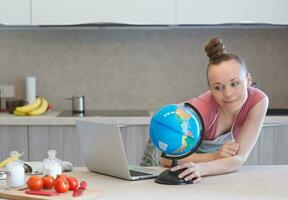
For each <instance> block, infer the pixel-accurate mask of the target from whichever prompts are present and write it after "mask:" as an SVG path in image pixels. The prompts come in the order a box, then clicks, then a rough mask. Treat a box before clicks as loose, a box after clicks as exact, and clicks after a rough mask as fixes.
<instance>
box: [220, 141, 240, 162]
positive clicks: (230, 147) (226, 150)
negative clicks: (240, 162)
mask: <svg viewBox="0 0 288 200" xmlns="http://www.w3.org/2000/svg"><path fill="white" fill-rule="evenodd" d="M238 149H239V144H238V143H236V142H235V141H230V142H226V143H225V144H223V146H222V147H221V148H220V150H219V151H218V152H217V153H216V159H220V158H227V157H231V156H235V155H236V154H237V151H238Z"/></svg>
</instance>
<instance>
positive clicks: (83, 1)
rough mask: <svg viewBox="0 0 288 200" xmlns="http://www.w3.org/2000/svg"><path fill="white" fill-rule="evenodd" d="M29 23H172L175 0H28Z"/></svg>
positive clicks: (173, 22) (173, 21)
mask: <svg viewBox="0 0 288 200" xmlns="http://www.w3.org/2000/svg"><path fill="white" fill-rule="evenodd" d="M31 2H32V25H73V24H89V23H122V24H139V25H145V24H152V25H153V24H155V25H157V24H160V25H161V24H175V0H73V1H71V0H31Z"/></svg>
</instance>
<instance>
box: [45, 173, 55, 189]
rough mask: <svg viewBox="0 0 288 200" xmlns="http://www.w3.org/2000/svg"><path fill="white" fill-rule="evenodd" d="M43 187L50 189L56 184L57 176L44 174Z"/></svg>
mask: <svg viewBox="0 0 288 200" xmlns="http://www.w3.org/2000/svg"><path fill="white" fill-rule="evenodd" d="M42 179H43V188H44V189H50V188H52V187H53V186H54V182H55V178H54V177H53V176H48V175H46V176H43V177H42Z"/></svg>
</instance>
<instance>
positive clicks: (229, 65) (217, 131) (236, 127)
mask: <svg viewBox="0 0 288 200" xmlns="http://www.w3.org/2000/svg"><path fill="white" fill-rule="evenodd" d="M205 51H206V53H207V56H208V57H209V63H208V68H207V81H208V85H209V88H210V90H209V91H208V92H206V93H204V94H202V95H200V96H199V97H197V98H193V99H191V100H188V101H187V102H188V103H190V104H192V105H193V106H194V107H196V108H197V110H198V111H199V112H200V113H201V116H202V118H203V121H204V127H205V133H204V140H203V142H202V143H201V145H200V147H199V149H198V150H197V152H196V153H193V154H192V155H191V156H189V157H187V158H184V159H182V160H180V161H179V163H180V164H179V165H178V166H176V167H173V168H172V169H171V170H172V171H173V170H179V169H182V168H186V170H184V171H183V172H182V173H181V174H179V178H184V179H185V180H191V179H194V180H195V181H194V182H199V181H200V180H201V177H203V176H209V175H217V174H224V173H229V172H233V171H236V170H237V169H239V168H240V167H241V166H242V165H243V164H244V162H245V161H246V160H247V158H248V156H249V154H250V152H251V150H252V149H253V147H254V145H255V143H256V141H257V138H258V136H259V134H260V130H261V127H262V124H263V121H264V117H265V114H266V111H267V108H268V98H267V96H266V95H265V94H264V93H263V92H262V91H260V90H259V89H256V88H253V87H251V75H250V73H249V72H248V71H247V68H246V65H245V63H244V62H243V60H242V59H241V58H239V57H238V56H236V55H233V54H229V53H227V51H226V49H225V46H224V44H223V42H222V40H221V39H220V38H218V37H216V38H213V39H211V40H210V42H209V43H208V44H207V45H206V47H205ZM160 163H161V165H163V166H170V165H171V161H170V160H167V159H164V158H161V159H160Z"/></svg>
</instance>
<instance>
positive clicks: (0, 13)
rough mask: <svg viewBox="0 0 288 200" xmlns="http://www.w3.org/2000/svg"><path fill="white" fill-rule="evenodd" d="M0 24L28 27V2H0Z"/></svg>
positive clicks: (14, 0)
mask: <svg viewBox="0 0 288 200" xmlns="http://www.w3.org/2000/svg"><path fill="white" fill-rule="evenodd" d="M0 24H3V25H30V0H0Z"/></svg>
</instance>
